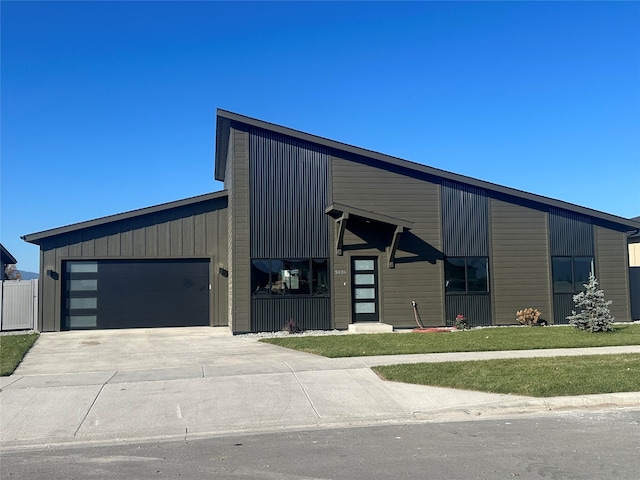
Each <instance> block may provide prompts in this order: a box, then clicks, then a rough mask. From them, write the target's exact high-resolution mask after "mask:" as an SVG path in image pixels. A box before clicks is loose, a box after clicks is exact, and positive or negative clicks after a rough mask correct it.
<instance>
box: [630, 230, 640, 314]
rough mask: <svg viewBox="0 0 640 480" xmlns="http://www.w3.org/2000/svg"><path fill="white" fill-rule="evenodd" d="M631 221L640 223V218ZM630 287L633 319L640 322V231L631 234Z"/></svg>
mask: <svg viewBox="0 0 640 480" xmlns="http://www.w3.org/2000/svg"><path fill="white" fill-rule="evenodd" d="M631 220H633V221H634V222H638V223H640V217H634V218H632V219H631ZM628 241H629V285H630V287H631V319H632V320H640V230H638V229H636V230H634V231H632V232H630V233H629V237H628Z"/></svg>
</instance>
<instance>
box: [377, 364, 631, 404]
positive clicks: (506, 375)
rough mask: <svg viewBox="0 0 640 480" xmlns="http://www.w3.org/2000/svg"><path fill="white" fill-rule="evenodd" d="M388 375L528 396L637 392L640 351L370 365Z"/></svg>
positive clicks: (384, 376)
mask: <svg viewBox="0 0 640 480" xmlns="http://www.w3.org/2000/svg"><path fill="white" fill-rule="evenodd" d="M373 370H374V371H375V372H377V373H378V375H380V376H381V377H382V378H384V379H386V380H392V381H396V382H404V383H414V384H418V385H433V386H439V387H449V388H458V389H463V390H478V391H482V392H492V393H508V394H514V395H526V396H530V397H555V396H562V395H589V394H596V393H613V392H640V355H639V354H621V355H588V356H578V357H552V358H517V359H507V360H478V361H468V362H444V363H418V364H407V365H388V366H380V367H374V368H373Z"/></svg>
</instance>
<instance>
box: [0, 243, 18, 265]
mask: <svg viewBox="0 0 640 480" xmlns="http://www.w3.org/2000/svg"><path fill="white" fill-rule="evenodd" d="M0 257H1V262H2V266H3V270H4V266H5V265H15V264H16V263H18V260H16V257H14V256H13V255H11V253H10V252H9V250H7V249H6V248H4V245H2V244H1V243H0Z"/></svg>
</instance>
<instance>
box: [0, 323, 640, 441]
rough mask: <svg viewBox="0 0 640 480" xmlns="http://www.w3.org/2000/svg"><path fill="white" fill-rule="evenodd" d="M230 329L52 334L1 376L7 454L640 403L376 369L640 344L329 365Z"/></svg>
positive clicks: (628, 396)
mask: <svg viewBox="0 0 640 480" xmlns="http://www.w3.org/2000/svg"><path fill="white" fill-rule="evenodd" d="M222 333H226V334H222ZM222 333H221V331H220V330H219V329H213V328H209V327H188V328H167V329H136V330H109V331H104V330H103V331H81V332H78V331H77V332H59V333H44V334H42V335H41V336H40V338H39V339H38V341H37V342H36V344H35V345H34V347H33V348H32V349H31V350H30V351H29V353H28V354H27V355H26V357H25V358H24V360H23V362H22V363H21V365H20V366H19V367H18V369H17V370H16V372H15V373H14V375H12V376H10V377H1V378H0V387H1V388H2V390H1V392H0V402H1V407H2V408H1V409H0V425H1V427H2V428H1V432H0V442H1V446H2V448H11V447H17V448H20V447H25V446H34V445H48V444H64V443H77V442H89V441H107V442H111V441H130V440H140V439H146V438H149V439H150V438H154V439H155V438H176V437H179V438H183V437H186V438H190V437H193V436H206V435H218V434H232V433H241V432H255V431H268V430H280V429H289V428H298V429H300V428H322V427H329V426H345V425H354V424H371V423H375V422H412V421H449V420H461V419H465V420H468V419H472V418H484V417H486V416H487V415H513V414H519V413H525V412H537V411H545V410H554V409H561V408H563V409H566V408H582V407H598V406H612V405H616V406H627V407H640V393H619V394H607V395H586V396H580V397H555V398H546V399H540V398H530V397H520V396H513V395H500V394H489V393H481V392H469V391H460V390H452V389H446V388H438V387H427V386H418V385H406V384H400V383H392V382H385V381H383V380H381V379H380V378H378V377H377V376H376V375H375V374H374V373H373V372H372V371H371V369H370V366H372V365H381V364H390V363H415V362H423V361H446V360H468V359H481V358H506V357H514V356H528V357H531V356H555V355H578V354H579V355H582V354H585V353H589V354H593V353H621V352H636V353H640V346H632V347H606V348H597V349H564V350H536V351H519V352H483V353H464V354H433V355H401V356H384V357H358V358H336V359H329V358H324V357H319V356H316V355H312V354H308V353H302V352H296V351H293V350H288V349H284V348H280V347H276V346H273V345H269V344H265V343H261V342H258V341H257V338H253V337H244V336H239V337H233V336H231V335H229V334H228V331H227V332H222Z"/></svg>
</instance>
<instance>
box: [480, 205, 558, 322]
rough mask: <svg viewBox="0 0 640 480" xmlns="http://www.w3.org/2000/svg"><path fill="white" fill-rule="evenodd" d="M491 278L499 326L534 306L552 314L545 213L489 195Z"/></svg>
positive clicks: (549, 314)
mask: <svg viewBox="0 0 640 480" xmlns="http://www.w3.org/2000/svg"><path fill="white" fill-rule="evenodd" d="M489 204H490V212H489V216H490V218H491V250H492V251H491V259H490V263H491V266H490V271H489V273H490V277H491V286H492V297H493V313H494V317H495V322H496V324H498V325H504V324H513V323H516V312H517V311H518V310H521V309H523V308H528V307H532V308H537V309H538V310H540V312H541V313H542V317H543V318H544V319H545V320H547V321H550V320H551V318H552V316H553V311H552V305H551V304H552V299H551V275H550V259H549V233H548V221H547V214H546V213H545V212H543V211H540V210H536V209H533V208H529V207H525V206H522V205H517V204H514V203H509V202H505V201H502V200H497V199H494V198H492V199H491V200H490V202H489Z"/></svg>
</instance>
